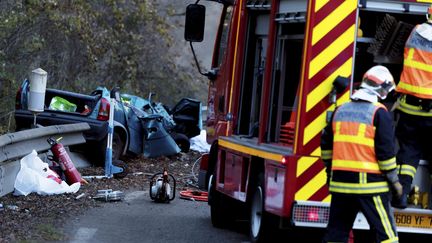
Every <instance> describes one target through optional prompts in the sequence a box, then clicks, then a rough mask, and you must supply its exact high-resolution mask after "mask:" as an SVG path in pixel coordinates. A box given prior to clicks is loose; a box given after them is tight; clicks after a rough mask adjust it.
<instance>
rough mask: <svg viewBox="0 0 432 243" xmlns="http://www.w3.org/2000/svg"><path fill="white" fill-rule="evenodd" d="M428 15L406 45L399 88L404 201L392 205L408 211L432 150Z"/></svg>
mask: <svg viewBox="0 0 432 243" xmlns="http://www.w3.org/2000/svg"><path fill="white" fill-rule="evenodd" d="M427 11H428V12H427V14H426V18H427V21H426V23H423V24H420V25H417V26H416V27H415V28H414V29H413V31H412V32H411V34H410V36H409V37H408V40H407V41H406V43H405V49H404V63H403V70H402V73H401V77H400V81H399V83H398V85H397V87H396V92H397V93H398V94H399V99H398V102H397V103H398V106H397V107H396V109H397V114H398V122H397V125H396V138H397V140H398V144H399V151H398V153H397V156H396V161H397V163H398V165H399V178H400V182H401V184H402V186H403V195H402V197H401V198H400V200H395V201H394V202H393V206H394V207H398V208H406V207H407V200H408V195H409V193H410V191H411V184H412V180H413V178H414V175H415V174H416V171H417V167H418V164H419V161H420V159H422V158H423V159H424V158H425V157H426V153H427V149H428V147H429V149H431V148H432V147H430V145H431V137H432V17H431V16H432V6H431V7H429V8H428V10H427Z"/></svg>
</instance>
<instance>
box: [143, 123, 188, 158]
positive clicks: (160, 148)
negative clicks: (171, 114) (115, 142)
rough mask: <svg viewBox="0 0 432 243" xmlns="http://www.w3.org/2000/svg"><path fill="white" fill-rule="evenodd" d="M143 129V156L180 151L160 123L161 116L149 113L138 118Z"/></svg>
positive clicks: (150, 156) (148, 156) (163, 154)
mask: <svg viewBox="0 0 432 243" xmlns="http://www.w3.org/2000/svg"><path fill="white" fill-rule="evenodd" d="M140 120H141V123H142V126H143V130H144V141H143V144H144V148H143V151H144V157H147V158H153V157H158V156H169V155H174V154H178V153H179V152H180V148H179V146H177V144H176V142H175V141H174V139H173V138H172V137H171V136H170V135H169V134H168V132H167V131H166V130H165V128H164V126H163V124H162V116H159V115H150V116H148V117H145V118H140Z"/></svg>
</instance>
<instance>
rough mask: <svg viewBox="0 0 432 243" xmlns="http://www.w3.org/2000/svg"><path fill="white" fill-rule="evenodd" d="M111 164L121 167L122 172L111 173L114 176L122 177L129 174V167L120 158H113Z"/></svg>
mask: <svg viewBox="0 0 432 243" xmlns="http://www.w3.org/2000/svg"><path fill="white" fill-rule="evenodd" d="M112 164H113V165H115V166H117V167H120V168H122V169H123V171H122V172H120V173H115V174H113V177H114V178H116V179H123V178H125V177H126V176H127V174H129V169H128V166H127V164H126V163H125V162H123V161H121V160H113V161H112Z"/></svg>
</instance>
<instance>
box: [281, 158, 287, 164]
mask: <svg viewBox="0 0 432 243" xmlns="http://www.w3.org/2000/svg"><path fill="white" fill-rule="evenodd" d="M286 162H287V159H286V158H285V157H283V158H282V160H281V163H282V164H283V165H284V164H286Z"/></svg>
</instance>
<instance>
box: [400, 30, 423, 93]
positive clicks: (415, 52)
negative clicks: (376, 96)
mask: <svg viewBox="0 0 432 243" xmlns="http://www.w3.org/2000/svg"><path fill="white" fill-rule="evenodd" d="M431 31H432V26H430V25H429V24H428V23H424V24H421V25H417V26H416V27H415V28H414V30H413V31H412V32H411V34H410V36H409V37H408V40H407V42H406V44H405V49H404V64H403V70H402V73H401V77H400V81H399V83H398V85H397V87H396V91H397V92H399V93H402V94H408V95H412V96H415V97H417V98H421V99H432V36H431Z"/></svg>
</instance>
